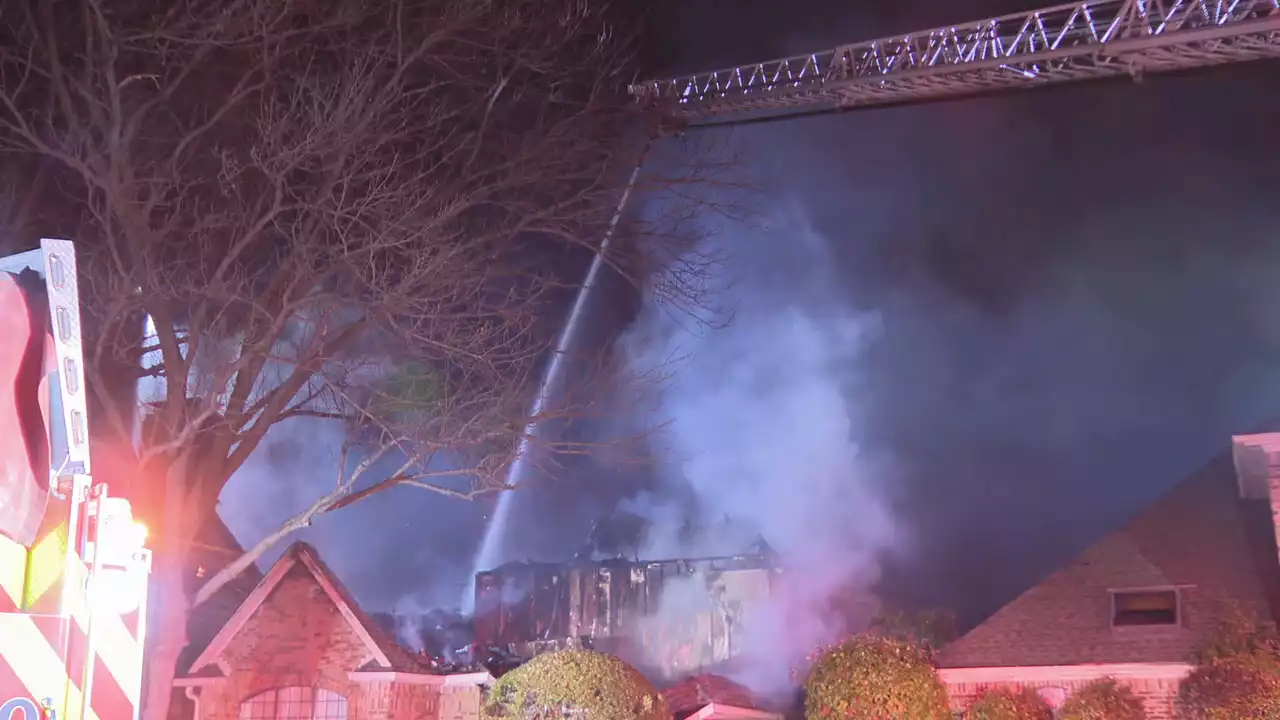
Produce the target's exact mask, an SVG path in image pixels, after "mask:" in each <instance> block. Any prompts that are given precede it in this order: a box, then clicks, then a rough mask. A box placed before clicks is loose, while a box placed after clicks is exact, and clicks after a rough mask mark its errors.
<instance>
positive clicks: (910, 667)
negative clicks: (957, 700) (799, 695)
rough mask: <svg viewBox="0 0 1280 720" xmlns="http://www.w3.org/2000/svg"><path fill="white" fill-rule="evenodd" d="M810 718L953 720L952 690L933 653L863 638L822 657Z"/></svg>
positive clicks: (813, 678)
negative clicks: (936, 669) (939, 672)
mask: <svg viewBox="0 0 1280 720" xmlns="http://www.w3.org/2000/svg"><path fill="white" fill-rule="evenodd" d="M804 710H805V717H806V718H808V720H884V719H885V718H893V719H894V720H949V718H950V717H951V711H950V709H949V707H948V705H947V691H946V689H945V688H944V687H943V686H942V683H941V682H940V681H939V680H938V676H937V674H936V673H935V672H934V668H933V662H932V661H931V660H930V656H929V652H928V650H926V649H924V648H922V647H920V646H919V645H916V644H914V643H911V642H907V641H904V640H898V639H894V638H889V637H880V636H870V635H866V636H859V637H856V638H854V639H852V640H849V641H847V642H844V643H842V644H840V645H837V646H835V647H834V648H831V649H829V650H827V651H826V652H824V653H822V655H821V656H820V657H819V658H818V660H817V661H816V662H815V663H814V664H813V667H812V668H811V669H810V670H809V679H808V680H807V682H806V683H805V701H804Z"/></svg>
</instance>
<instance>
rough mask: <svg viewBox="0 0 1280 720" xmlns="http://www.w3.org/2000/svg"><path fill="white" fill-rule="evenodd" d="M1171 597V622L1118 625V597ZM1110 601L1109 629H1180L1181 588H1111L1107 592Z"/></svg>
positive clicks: (1163, 586)
mask: <svg viewBox="0 0 1280 720" xmlns="http://www.w3.org/2000/svg"><path fill="white" fill-rule="evenodd" d="M1165 593H1169V594H1172V595H1173V622H1169V623H1118V622H1116V618H1117V615H1118V604H1117V598H1118V596H1120V595H1141V594H1165ZM1108 595H1109V596H1110V600H1111V617H1110V619H1109V622H1110V624H1111V628H1112V629H1113V630H1114V629H1117V628H1180V627H1182V612H1183V605H1182V588H1180V587H1177V586H1174V585H1158V586H1154V587H1128V588H1112V589H1110V590H1109V591H1108Z"/></svg>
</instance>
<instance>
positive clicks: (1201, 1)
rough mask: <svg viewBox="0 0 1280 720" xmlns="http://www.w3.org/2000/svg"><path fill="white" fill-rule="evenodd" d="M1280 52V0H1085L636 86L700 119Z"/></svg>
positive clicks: (707, 121) (675, 112) (636, 92)
mask: <svg viewBox="0 0 1280 720" xmlns="http://www.w3.org/2000/svg"><path fill="white" fill-rule="evenodd" d="M1275 57H1280V0H1086V1H1084V2H1073V3H1069V4H1065V5H1055V6H1053V7H1047V8H1042V9H1039V10H1032V11H1029V12H1024V13H1018V14H1014V15H1004V16H1001V17H996V18H988V19H985V20H977V21H973V22H967V23H959V24H956V25H947V26H944V27H939V28H933V29H931V30H921V31H918V32H910V33H906V34H903V35H894V36H891V37H886V38H881V39H878V40H869V41H866V42H858V43H853V44H849V45H841V46H839V47H836V48H831V49H829V50H824V51H821V52H816V53H811V54H808V55H797V56H795V57H789V58H782V59H779V60H770V61H768V62H761V63H753V64H749V65H740V66H737V67H731V68H725V69H723V70H713V71H710V72H703V73H697V74H695V75H681V76H678V77H672V78H666V79H660V80H652V81H649V82H643V83H637V84H635V85H632V86H631V93H632V95H633V96H635V97H636V99H637V100H638V101H640V102H642V103H645V104H649V105H653V106H656V107H659V108H662V109H663V110H664V111H665V112H666V113H667V114H669V115H671V116H674V117H676V118H680V119H682V120H684V121H685V122H687V123H690V124H693V125H718V124H726V123H727V124H732V123H734V122H737V121H741V120H745V119H751V118H758V117H765V118H767V117H786V116H792V115H804V114H812V113H821V112H823V111H840V110H846V109H857V108H870V107H884V106H890V105H906V104H913V103H919V102H925V101H929V100H940V99H948V98H958V97H966V96H972V95H981V94H986V93H991V92H1001V91H1009V90H1018V89H1023V88H1033V87H1040V86H1044V85H1049V84H1055V83H1063V82H1069V81H1078V80H1090V79H1100V78H1109V77H1117V76H1126V75H1127V76H1133V77H1135V78H1140V77H1141V75H1142V74H1143V73H1154V72H1167V71H1175V70H1188V69H1192V68H1200V67H1207V66H1212V65H1221V64H1226V63H1235V62H1243V61H1248V60H1261V59H1266V58H1275Z"/></svg>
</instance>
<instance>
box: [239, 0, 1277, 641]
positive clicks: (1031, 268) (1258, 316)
mask: <svg viewBox="0 0 1280 720" xmlns="http://www.w3.org/2000/svg"><path fill="white" fill-rule="evenodd" d="M679 4H680V5H681V6H682V7H683V9H682V10H680V11H679V12H676V11H670V12H662V13H659V16H658V18H659V23H660V27H662V28H663V30H662V33H661V35H662V37H661V39H662V46H661V48H660V52H661V53H662V55H663V57H664V59H665V61H666V62H667V63H668V64H669V66H670V68H672V69H675V70H696V69H704V68H705V67H718V66H722V65H726V64H730V63H735V62H740V61H749V60H759V59H765V58H769V57H775V56H779V55H783V54H791V53H795V52H801V51H808V50H816V49H819V48H822V47H825V46H829V45H834V44H837V43H841V42H847V41H851V40H858V39H866V38H870V37H876V36H880V35H883V34H886V33H889V32H896V31H906V30H911V29H916V28H919V27H928V26H931V25H935V24H939V23H942V22H947V21H960V20H966V19H974V18H978V17H983V16H986V15H989V14H994V13H997V12H1005V11H1011V10H1020V9H1026V8H1030V7H1033V6H1034V4H1032V3H1026V2H1022V3H1013V2H1003V3H995V2H956V3H945V4H938V3H932V4H931V3H927V2H924V0H895V1H893V2H867V1H865V0H864V1H861V2H849V1H848V0H844V1H840V2H835V1H830V0H791V2H787V3H778V2H777V1H776V0H770V1H764V0H720V1H716V2H711V1H709V0H700V1H696V2H695V1H694V0H685V1H684V2H681V3H679ZM930 6H932V7H930ZM780 8H784V9H780ZM1276 87H1280V67H1277V66H1275V65H1256V66H1238V67H1230V68H1226V69H1219V70H1213V71H1208V72H1204V73H1201V74H1196V75H1191V76H1182V77H1171V78H1165V77H1148V78H1147V80H1146V81H1145V82H1144V83H1142V84H1133V83H1131V82H1128V81H1124V82H1117V83H1110V84H1100V85H1088V86H1071V87H1067V88H1060V89H1054V90H1046V91H1036V92H1029V93H1023V94H1016V95H1004V96H1000V97H994V98H987V99H980V100H973V101H965V102H954V103H939V104H931V105H925V106H920V107H909V108H900V109H891V110H879V111H870V112H858V113H851V114H847V115H842V116H838V117H827V118H821V119H816V118H815V119H804V120H795V121H789V122H783V123H775V124H770V125H761V126H753V127H750V128H743V129H739V130H737V131H734V132H733V134H732V137H731V138H730V139H731V141H732V142H733V143H735V144H736V145H737V147H738V148H739V149H740V151H741V152H742V154H743V156H744V157H745V158H746V159H747V163H746V166H745V167H744V168H743V173H744V175H745V176H749V177H750V178H751V179H752V180H753V181H754V182H755V183H756V184H757V185H758V190H759V192H758V194H757V195H756V196H755V198H756V199H755V200H754V202H755V203H756V206H757V210H758V215H759V220H758V221H756V222H753V223H750V224H724V223H719V229H720V231H721V232H720V233H719V234H718V235H717V236H716V239H715V242H716V243H718V244H719V245H718V247H719V249H722V250H724V251H725V252H726V253H727V254H728V255H729V256H730V260H729V262H728V263H727V265H726V268H725V271H724V272H725V276H724V278H723V280H724V281H723V282H721V283H719V284H717V286H716V287H717V291H718V292H719V293H720V297H721V298H722V299H723V300H724V301H725V302H726V303H727V304H728V305H730V306H733V307H735V308H737V309H740V310H741V311H742V312H741V313H740V315H739V317H738V318H737V322H736V323H735V325H734V326H732V327H731V328H729V329H727V330H724V331H713V332H702V333H695V334H687V335H681V333H680V331H679V329H678V328H677V329H673V328H672V327H671V326H670V325H669V324H667V325H664V324H663V323H664V321H662V320H661V319H655V318H654V317H652V313H650V314H648V315H646V313H644V312H641V314H640V317H639V319H637V320H635V321H634V322H632V323H630V324H626V325H623V324H620V323H618V322H613V323H604V324H603V326H598V327H597V328H596V332H595V333H594V334H593V335H595V336H599V337H604V338H613V341H614V342H616V343H617V347H618V348H619V349H620V351H621V352H622V353H623V354H624V355H625V356H627V357H628V358H632V359H633V360H634V362H635V363H637V364H642V363H643V362H644V361H645V359H646V358H649V357H652V356H653V355H654V353H655V351H657V350H661V349H663V348H668V349H669V348H671V347H678V348H679V349H681V350H682V351H687V352H688V353H689V356H690V359H689V363H690V365H689V367H690V369H689V371H688V373H687V374H686V375H685V376H683V380H682V379H680V378H677V380H676V381H675V383H676V384H675V387H674V388H673V390H672V392H671V393H670V395H669V397H668V399H667V402H666V403H665V404H664V405H663V409H664V410H666V411H669V412H670V413H671V414H672V415H674V414H676V413H680V414H681V417H676V418H675V419H676V420H677V421H678V422H677V423H676V429H675V433H676V436H677V437H676V438H675V439H674V440H672V441H671V442H670V443H666V444H663V443H659V444H658V445H656V446H655V454H656V455H657V456H659V457H660V458H665V459H663V460H660V462H658V463H657V465H656V466H655V469H654V470H653V471H652V472H653V474H654V475H655V476H656V479H655V480H654V482H655V483H656V487H657V490H656V491H655V492H651V493H647V494H645V495H643V496H634V495H633V494H632V493H630V489H629V486H628V485H626V484H624V483H615V482H613V481H612V478H614V477H616V476H617V475H618V473H617V472H616V471H614V470H611V469H609V468H603V467H599V466H596V467H590V466H588V467H577V468H575V469H573V470H572V471H567V472H566V477H563V478H558V479H557V482H555V483H547V482H542V483H537V484H536V485H535V486H533V487H529V488H526V489H525V490H523V491H521V492H522V493H523V495H524V497H521V498H520V499H519V501H518V502H520V507H519V511H518V513H517V514H518V515H519V516H520V518H519V520H518V522H517V525H518V527H519V530H518V533H517V535H518V537H513V538H512V544H513V545H515V546H518V547H519V548H520V555H523V556H531V557H545V558H557V557H565V556H567V555H568V554H569V553H571V552H572V550H573V549H574V548H575V547H577V546H578V545H579V544H581V542H582V541H583V539H584V535H585V533H586V529H587V527H588V526H589V525H590V523H591V520H592V518H593V517H594V516H596V515H598V514H600V513H603V512H607V511H608V509H609V508H611V507H612V506H613V505H615V504H616V503H617V502H618V501H619V496H620V495H623V494H631V495H632V497H629V498H628V499H626V500H625V502H624V506H625V507H627V508H630V509H634V510H638V511H640V512H642V513H648V514H652V515H653V516H654V518H655V522H656V521H657V516H658V514H660V512H659V511H660V510H661V508H666V507H668V506H669V505H670V504H671V503H668V502H666V501H665V500H664V498H666V499H670V498H677V499H678V498H684V497H686V496H688V495H690V491H689V486H691V487H692V488H693V490H692V495H693V496H694V497H697V498H699V503H700V505H699V508H698V510H697V511H696V512H697V513H698V514H700V515H701V516H704V517H705V518H714V517H720V516H721V515H723V514H729V513H736V512H738V510H739V509H741V512H743V513H745V514H747V515H750V513H751V512H752V510H751V509H750V508H751V507H752V506H759V505H760V504H762V502H763V503H765V504H767V505H768V507H770V508H779V507H782V508H787V509H789V510H790V511H791V512H793V513H795V514H796V515H804V514H805V513H813V515H809V516H806V517H805V518H803V519H802V520H803V521H797V522H792V523H785V522H778V521H776V520H774V519H768V518H764V519H760V522H757V523H756V525H758V526H759V527H756V526H752V528H751V529H752V531H753V532H754V531H756V530H759V531H760V532H761V533H763V534H765V535H766V536H767V539H769V540H770V542H772V543H775V544H777V543H781V544H783V545H786V544H788V543H791V544H793V545H794V546H795V547H800V546H801V545H803V544H804V543H806V542H809V541H810V540H812V541H813V542H814V543H822V542H826V543H827V545H826V547H825V548H821V549H819V550H816V551H815V554H814V558H816V559H821V558H823V557H826V556H830V555H834V554H841V556H842V557H843V556H847V555H848V554H849V553H851V552H852V553H854V554H858V555H859V557H860V560H859V562H858V563H857V567H856V568H845V569H851V570H856V571H857V572H859V573H862V574H863V576H864V579H865V584H866V586H867V592H875V593H877V594H878V596H881V597H884V598H886V599H888V600H890V601H892V602H895V603H899V604H906V605H911V606H930V607H949V608H952V609H954V610H956V611H957V612H958V613H959V614H960V616H961V618H962V619H963V620H967V621H969V622H972V621H976V620H979V619H981V618H982V617H983V616H984V615H985V614H986V613H989V612H990V611H992V610H994V609H995V607H998V606H999V605H1000V604H1002V603H1003V602H1005V601H1007V600H1009V599H1011V596H1012V595H1014V594H1016V593H1017V592H1019V591H1020V590H1022V589H1025V588H1026V587H1027V586H1028V585H1030V584H1031V583H1033V582H1034V581H1035V580H1036V579H1037V578H1038V577H1040V576H1041V575H1043V574H1045V573H1046V572H1049V571H1051V570H1053V569H1054V568H1055V567H1056V566H1058V565H1059V564H1061V563H1062V562H1064V561H1065V560H1066V559H1068V558H1069V557H1070V556H1072V555H1073V554H1075V553H1076V552H1079V551H1080V550H1081V549H1083V547H1084V546H1086V545H1087V544H1089V543H1091V542H1092V541H1094V540H1096V539H1097V538H1098V536H1099V535H1100V534H1102V533H1103V532H1105V531H1106V530H1108V529H1110V528H1112V527H1114V526H1115V525H1117V524H1118V523H1119V522H1121V521H1122V520H1123V519H1124V518H1126V517H1127V516H1129V515H1131V514H1133V513H1134V512H1136V511H1138V510H1140V509H1141V508H1142V507H1143V506H1144V505H1146V504H1147V503H1149V502H1150V501H1151V500H1152V499H1154V498H1155V497H1157V496H1158V495H1159V494H1161V493H1162V492H1164V491H1166V490H1167V489H1168V488H1170V487H1171V486H1172V485H1173V484H1174V483H1176V482H1177V481H1178V480H1180V479H1181V478H1183V477H1185V476H1186V475H1188V474H1189V473H1190V472H1192V471H1193V470H1195V469H1196V468H1197V467H1199V466H1200V465H1202V464H1203V463H1205V462H1206V461H1207V460H1208V459H1209V458H1210V457H1211V456H1213V455H1214V454H1216V453H1217V452H1219V451H1221V450H1223V449H1225V447H1226V444H1227V441H1228V436H1229V435H1230V434H1231V433H1233V432H1241V431H1248V430H1249V429H1250V428H1252V427H1254V426H1255V425H1257V424H1258V423H1260V422H1261V421H1263V420H1265V419H1268V418H1271V417H1273V416H1277V415H1280V202H1277V201H1276V200H1275V198H1277V197H1280V172H1278V169H1277V159H1276V158H1277V155H1276V147H1277V145H1276V143H1277V139H1276V129H1277V128H1280V93H1276V92H1275V88H1276ZM709 222H711V221H710V220H709ZM717 222H718V221H717ZM606 310H607V309H606ZM604 314H606V315H608V314H609V313H608V312H605V313H604ZM620 314H621V315H625V314H626V313H614V316H615V317H616V316H618V315H620ZM646 318H647V319H646ZM598 325H599V324H598ZM610 325H612V326H610ZM602 328H603V329H602ZM713 370H714V372H715V373H717V374H718V375H725V376H730V377H742V378H746V379H745V380H743V381H742V382H743V385H740V386H731V385H730V383H729V381H727V380H726V381H723V383H722V385H721V386H717V388H718V390H716V391H713V389H708V388H707V387H706V385H705V383H700V384H695V383H694V382H693V381H694V380H699V379H701V378H702V376H701V375H700V373H711V372H713ZM739 370H740V371H741V372H738V371H739ZM681 383H684V384H681ZM747 385H749V386H750V387H752V388H756V391H743V388H744V387H746V386H747ZM762 387H763V388H769V392H759V391H758V390H759V388H762ZM685 389H688V390H689V392H687V393H686V392H683V390H685ZM681 418H683V419H681ZM744 418H745V419H744ZM650 419H652V418H650ZM747 419H750V421H748V420H747ZM641 420H642V419H641ZM726 424H728V425H731V426H732V428H731V429H732V430H733V432H734V433H735V434H733V435H732V436H731V437H724V436H715V437H712V436H713V435H715V433H712V432H711V431H710V430H709V428H716V429H717V431H719V430H720V429H723V428H724V426H725V425H726ZM325 438H328V440H330V442H328V443H327V446H328V447H331V448H332V454H333V455H334V457H333V458H330V459H329V460H328V461H327V462H328V464H326V460H325V458H324V457H322V456H323V454H324V452H325V451H324V450H323V449H322V448H323V447H324V446H325V445H326V443H324V442H320V443H317V439H322V440H323V439H325ZM338 442H339V438H338V437H337V436H336V433H334V432H331V431H330V430H328V429H327V428H325V427H323V426H319V425H315V424H312V425H306V424H303V423H302V422H299V424H296V425H292V426H286V427H281V428H278V429H277V430H275V431H273V434H272V436H270V439H269V442H268V445H267V447H266V449H265V450H263V451H261V452H260V453H259V455H258V457H256V458H254V459H253V460H251V462H250V465H249V466H246V468H245V469H244V471H242V472H241V473H240V475H238V476H237V478H236V479H235V480H233V482H232V484H231V485H230V486H229V487H228V488H227V490H226V491H225V492H224V495H223V497H222V505H221V512H222V515H223V517H224V518H225V519H226V521H227V523H228V524H229V525H230V526H231V528H232V529H233V530H234V531H235V532H236V533H237V535H238V536H239V537H240V538H241V540H242V541H250V540H253V539H256V536H259V535H261V534H262V533H264V532H265V531H266V530H267V529H268V527H269V526H271V525H272V524H274V523H275V522H277V521H278V520H279V519H280V518H283V517H285V516H287V515H289V514H290V513H291V512H293V510H294V508H296V507H297V506H299V505H301V504H302V503H303V501H304V499H305V498H307V497H310V495H309V494H308V493H309V491H308V488H309V487H325V486H327V485H328V484H329V483H330V482H331V478H332V473H333V470H332V464H333V462H334V461H335V460H336V452H337V447H338ZM317 448H321V449H319V450H317ZM304 449H305V450H304ZM737 451H741V454H743V455H744V456H749V466H745V465H744V467H745V469H744V467H739V466H737V465H733V464H732V463H731V464H729V465H726V464H724V463H719V464H717V463H716V462H712V461H711V460H712V459H718V458H724V457H726V456H730V455H732V454H733V453H735V452H737ZM675 455H679V457H678V458H676V457H675ZM743 462H744V463H746V462H747V461H743ZM814 463H820V466H817V465H815V464H814ZM846 470H847V472H846ZM815 473H816V474H815ZM823 473H826V475H823V476H822V479H818V480H814V479H813V478H816V477H818V476H819V475H822V474H823ZM268 477H271V478H274V479H276V481H275V482H267V478H268ZM708 478H710V479H708ZM280 479H283V481H280ZM672 502H673V503H676V504H679V501H678V500H673V501H672ZM742 508H746V509H742ZM488 511H489V507H488V506H487V505H486V504H480V503H476V504H468V503H463V502H459V501H452V500H446V499H443V498H438V497H434V496H430V495H427V494H424V493H423V492H421V491H416V490H413V489H408V488H402V489H396V490H393V491H391V492H387V493H384V494H382V495H380V496H376V497H374V498H373V499H371V500H369V501H366V502H364V503H363V504H360V505H357V506H355V507H352V508H349V509H346V510H344V511H342V512H341V513H337V514H335V515H332V516H326V517H324V518H322V519H321V520H320V521H318V522H317V523H316V526H315V527H314V528H312V529H311V530H310V531H308V537H309V539H311V540H312V541H313V542H316V543H317V544H318V545H319V547H320V550H321V552H322V553H323V554H324V556H325V558H326V560H328V561H329V563H330V564H331V565H332V566H333V567H334V569H335V570H336V571H337V572H338V574H339V575H340V576H341V577H342V578H343V579H344V580H345V581H346V582H347V583H348V584H349V585H350V586H351V588H352V590H353V591H354V592H355V593H356V595H357V596H358V598H359V599H360V601H361V602H362V603H363V604H364V605H365V606H366V607H367V608H368V609H369V610H382V609H391V608H393V607H398V608H399V609H412V608H413V607H415V606H416V607H429V606H432V605H439V604H452V603H453V602H455V601H456V599H457V598H458V597H459V596H460V593H461V592H462V589H463V586H464V584H465V579H466V577H467V574H468V573H469V572H470V570H471V568H470V561H471V557H472V554H473V553H474V548H475V545H476V543H477V542H478V538H479V533H480V532H481V527H482V522H483V516H484V514H485V513H486V512H488ZM663 512H665V511H663ZM821 513H826V514H827V515H828V517H824V518H821V519H822V520H824V521H827V522H826V525H830V526H831V529H828V530H818V531H815V532H818V533H822V532H827V533H829V534H830V533H832V532H835V531H836V530H837V529H838V530H839V531H842V532H844V533H845V535H844V536H841V537H839V538H832V537H827V538H825V539H824V538H818V539H813V538H810V537H808V536H806V535H805V529H806V528H810V527H812V526H813V525H814V521H815V520H817V519H819V518H817V515H818V514H821ZM819 524H822V523H819ZM826 525H824V527H826ZM771 534H773V535H776V536H777V537H771V536H770V535H771ZM660 544H661V543H657V542H656V541H655V543H653V546H654V547H655V548H656V547H657V546H658V545H660ZM514 552H515V551H513V556H514ZM797 552H799V551H797ZM271 559H274V556H273V557H272V558H271ZM868 564H870V565H874V568H868V567H865V566H866V565H868Z"/></svg>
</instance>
